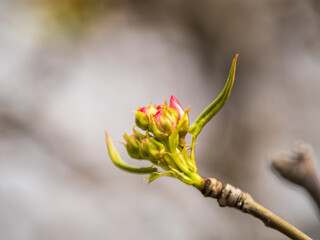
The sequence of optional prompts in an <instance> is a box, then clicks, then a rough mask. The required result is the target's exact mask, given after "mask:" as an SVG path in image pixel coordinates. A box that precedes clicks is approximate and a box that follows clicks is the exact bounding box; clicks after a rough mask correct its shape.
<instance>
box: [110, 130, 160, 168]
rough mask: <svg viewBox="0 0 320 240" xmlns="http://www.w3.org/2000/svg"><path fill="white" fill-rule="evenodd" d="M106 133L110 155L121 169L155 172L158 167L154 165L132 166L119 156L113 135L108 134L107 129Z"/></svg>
mask: <svg viewBox="0 0 320 240" xmlns="http://www.w3.org/2000/svg"><path fill="white" fill-rule="evenodd" d="M105 134H106V141H107V148H108V152H109V156H110V158H111V160H112V162H113V163H114V164H115V165H116V166H117V167H118V168H120V169H122V170H124V171H127V172H131V173H138V174H139V173H140V174H146V173H153V172H156V171H157V168H154V167H145V168H136V167H134V166H130V165H128V164H126V163H125V162H124V161H123V160H122V159H121V157H120V156H119V154H118V152H117V150H116V148H115V147H114V145H113V143H112V140H111V137H110V135H109V134H108V132H107V131H105Z"/></svg>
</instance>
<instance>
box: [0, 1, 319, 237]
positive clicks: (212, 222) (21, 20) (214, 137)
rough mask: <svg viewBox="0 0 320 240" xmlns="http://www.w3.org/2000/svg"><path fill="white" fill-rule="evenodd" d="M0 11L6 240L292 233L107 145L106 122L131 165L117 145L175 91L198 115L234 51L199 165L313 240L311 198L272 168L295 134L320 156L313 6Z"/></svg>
mask: <svg viewBox="0 0 320 240" xmlns="http://www.w3.org/2000/svg"><path fill="white" fill-rule="evenodd" d="M0 19H1V21H0V64H1V67H0V156H1V158H0V180H1V181H0V239H6V240H11V239H12V240H13V239H14V240H17V239H23V240H24V239H26V240H28V239H39V240H40V239H47V240H51V239H52V240H53V239H54V240H55V239H59V240H63V239H80V240H82V239H97V240H99V239H169V240H170V239H186V240H189V239H190V240H192V239H266V240H267V239H268V240H269V239H270V240H271V239H286V238H285V237H283V236H282V235H281V234H279V233H277V232H275V231H273V230H271V229H268V228H265V227H264V225H263V224H262V223H261V222H260V221H259V220H257V219H254V218H252V217H250V216H247V215H245V214H243V213H240V212H238V211H236V210H233V209H227V208H220V207H219V206H218V204H217V202H216V201H215V200H213V199H204V198H203V196H202V195H201V194H200V193H199V192H197V190H195V189H193V188H191V187H189V186H186V185H184V184H183V183H181V182H179V181H177V180H175V179H171V178H165V177H163V178H160V179H158V180H156V181H155V182H153V183H152V184H147V183H146V182H142V179H143V177H144V176H139V175H131V174H127V173H125V172H122V171H120V170H119V169H117V168H116V167H115V166H114V165H113V164H112V163H111V161H110V159H109V157H108V155H107V150H106V147H105V138H104V130H105V129H107V130H108V131H109V132H110V134H111V136H112V138H113V140H114V141H115V142H117V144H116V146H117V148H118V149H119V152H120V154H121V155H122V156H123V158H124V159H125V160H126V161H127V162H129V163H131V164H133V163H134V161H133V160H131V159H129V158H128V157H127V154H126V152H125V149H124V147H123V146H122V145H121V144H120V143H118V142H119V141H121V140H122V133H123V132H131V129H132V126H133V124H134V114H133V113H132V110H135V109H136V108H137V107H138V106H144V105H147V104H148V103H149V102H150V101H152V102H153V103H155V104H160V103H162V102H163V101H164V99H169V97H170V95H171V94H174V95H175V96H176V97H177V98H178V99H179V101H180V102H181V104H182V106H183V107H187V106H191V107H192V110H191V112H190V118H191V121H192V120H194V119H195V118H196V117H197V116H198V114H200V113H201V111H202V110H203V109H204V108H205V107H206V106H207V105H208V104H209V103H210V102H211V101H212V100H213V99H214V98H215V97H216V96H217V95H218V94H219V92H220V91H221V89H222V88H223V86H224V83H225V81H226V78H227V75H228V71H229V68H230V65H231V61H232V58H233V57H234V55H235V54H236V53H239V54H240V56H239V59H238V67H237V74H236V82H235V86H234V88H233V91H232V94H231V97H230V99H229V101H228V102H227V104H226V106H225V107H224V108H223V110H222V111H221V112H220V113H219V114H218V115H217V116H216V117H215V118H214V119H213V120H212V122H210V123H209V124H208V125H207V126H206V127H205V130H204V131H203V132H202V133H201V134H200V135H199V137H198V145H197V149H196V159H197V165H198V169H199V173H200V174H201V175H202V176H211V177H216V178H218V179H220V180H222V181H224V182H229V183H231V184H233V185H235V186H237V187H240V188H241V189H243V190H245V191H248V192H250V193H251V195H252V196H253V197H254V198H255V199H256V200H257V201H258V202H260V203H261V204H263V205H264V206H266V207H267V208H269V209H270V210H272V211H273V212H275V213H277V214H278V215H280V216H281V217H283V218H284V219H286V220H288V221H289V222H290V223H292V224H293V225H295V226H296V227H298V228H300V229H301V230H303V231H304V232H305V233H307V234H309V235H310V236H311V237H312V238H314V239H317V238H320V230H319V220H318V219H319V218H318V216H319V215H318V213H319V212H318V210H317V209H316V208H315V206H314V205H312V201H311V199H309V198H308V197H307V195H305V194H304V191H303V190H302V189H300V188H298V187H295V186H292V185H290V184H288V183H287V182H285V181H282V180H280V179H279V178H278V177H277V176H275V175H274V173H273V172H272V171H271V170H270V166H269V160H270V156H272V154H273V153H274V152H277V151H280V150H290V148H291V145H292V142H293V141H294V140H296V139H304V140H306V141H308V142H310V143H311V144H312V145H313V147H314V151H315V155H316V156H320V151H319V149H320V124H319V119H320V108H319V106H320V103H319V101H320V94H319V90H320V79H319V76H320V41H319V39H320V3H319V1H317V0H313V1H312V0H305V1H299V0H290V1H289V0H277V1H275V0H263V1H254V0H241V1H235V0H205V1H188V0H184V1H182V0H176V1H171V0H153V1H146V0H136V1H129V0H0ZM138 164H140V165H143V164H141V163H138ZM317 166H318V163H317Z"/></svg>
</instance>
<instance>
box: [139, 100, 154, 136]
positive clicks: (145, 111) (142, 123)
mask: <svg viewBox="0 0 320 240" xmlns="http://www.w3.org/2000/svg"><path fill="white" fill-rule="evenodd" d="M156 112H157V109H156V108H155V107H153V106H151V105H149V106H148V107H142V108H139V109H138V111H137V112H136V120H135V122H136V125H137V126H138V127H139V128H141V129H142V130H148V128H149V122H150V118H151V116H152V115H154V114H155V113H156Z"/></svg>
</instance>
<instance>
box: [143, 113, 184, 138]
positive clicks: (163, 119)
mask: <svg viewBox="0 0 320 240" xmlns="http://www.w3.org/2000/svg"><path fill="white" fill-rule="evenodd" d="M177 118H178V116H177V114H176V113H175V111H174V110H172V109H166V108H162V109H161V110H159V111H158V112H157V113H156V114H154V115H153V116H152V122H151V124H150V126H149V127H150V131H151V132H152V133H153V135H154V136H155V137H156V138H157V139H159V140H162V139H164V138H166V137H167V136H169V135H170V134H171V133H172V132H173V131H174V129H175V128H176V126H177Z"/></svg>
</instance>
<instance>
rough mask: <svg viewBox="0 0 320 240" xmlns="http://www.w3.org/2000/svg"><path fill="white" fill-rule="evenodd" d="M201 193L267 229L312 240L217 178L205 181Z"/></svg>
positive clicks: (243, 193) (291, 236)
mask: <svg viewBox="0 0 320 240" xmlns="http://www.w3.org/2000/svg"><path fill="white" fill-rule="evenodd" d="M204 181H205V182H204V184H203V186H202V189H200V190H201V192H202V194H203V195H204V196H205V197H212V198H216V199H217V200H218V203H219V205H220V206H221V207H226V206H228V207H233V208H236V209H239V210H240V211H242V212H244V213H248V214H250V215H252V216H254V217H256V218H258V219H260V220H261V221H262V222H263V223H264V225H265V226H266V227H270V228H273V229H275V230H278V231H279V232H281V233H283V234H284V235H286V236H288V237H289V238H291V239H294V240H306V239H311V238H310V237H308V236H307V235H305V234H304V233H303V232H301V231H300V230H298V229H297V228H295V227H294V226H292V225H291V224H289V223H287V222H286V221H284V220H283V219H281V218H280V217H278V216H277V215H275V214H273V213H272V212H270V211H269V210H267V209H266V208H264V207H263V206H261V205H260V204H258V203H257V202H256V201H254V200H253V199H252V197H251V196H250V195H249V194H248V193H245V192H243V191H242V190H240V189H239V188H235V187H234V186H232V185H230V184H223V183H222V182H220V181H218V180H217V179H215V178H206V179H204Z"/></svg>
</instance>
